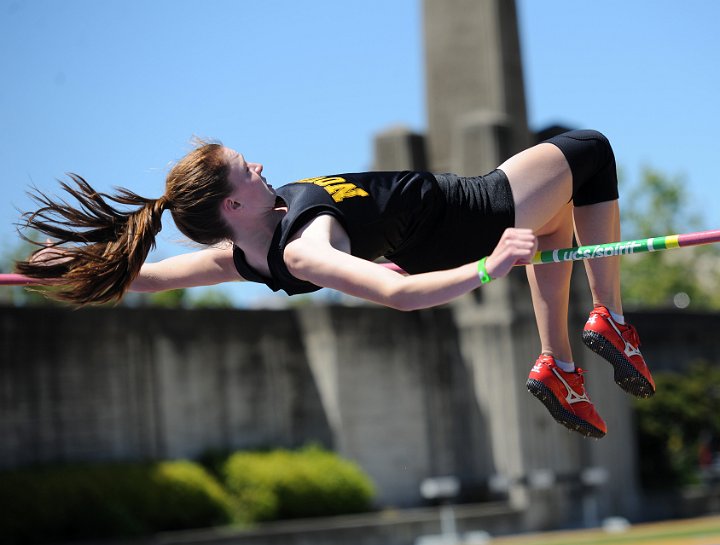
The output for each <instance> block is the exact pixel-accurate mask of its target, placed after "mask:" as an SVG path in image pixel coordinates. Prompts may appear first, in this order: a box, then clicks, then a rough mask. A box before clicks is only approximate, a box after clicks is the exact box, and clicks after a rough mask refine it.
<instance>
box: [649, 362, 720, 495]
mask: <svg viewBox="0 0 720 545" xmlns="http://www.w3.org/2000/svg"><path fill="white" fill-rule="evenodd" d="M655 383H656V385H657V394H655V396H654V397H652V398H650V399H642V400H636V401H635V411H636V415H637V419H636V422H637V428H638V441H639V450H640V452H639V454H640V460H641V464H640V475H641V480H642V482H643V484H644V485H645V486H646V487H649V488H657V487H663V486H665V487H672V486H677V485H683V484H691V483H694V482H697V481H698V479H699V478H700V476H701V470H702V469H703V467H704V468H705V469H708V468H709V467H710V466H711V465H712V464H713V463H715V464H717V463H719V462H720V367H719V366H717V365H709V364H706V363H697V364H695V365H693V366H691V367H690V368H689V370H687V371H685V372H683V373H674V372H662V373H656V374H655Z"/></svg>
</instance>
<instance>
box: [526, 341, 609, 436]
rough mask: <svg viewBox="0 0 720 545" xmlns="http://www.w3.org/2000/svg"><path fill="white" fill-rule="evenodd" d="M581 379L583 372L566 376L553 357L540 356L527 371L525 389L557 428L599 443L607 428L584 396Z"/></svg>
mask: <svg viewBox="0 0 720 545" xmlns="http://www.w3.org/2000/svg"><path fill="white" fill-rule="evenodd" d="M582 375H583V370H582V369H575V371H574V372H572V373H566V372H565V371H563V370H562V369H560V368H559V367H558V366H557V364H556V363H555V359H554V358H553V357H552V356H546V355H545V354H541V355H540V357H539V358H538V359H537V361H536V362H535V365H534V366H533V368H532V371H530V376H529V377H528V381H527V389H528V391H529V392H530V393H531V394H532V395H534V396H535V397H536V398H538V399H539V400H540V401H541V402H542V403H543V405H545V407H546V408H547V410H548V411H550V414H551V415H552V417H553V418H554V419H555V420H557V421H558V422H559V423H560V424H562V425H563V426H565V427H566V428H568V429H569V430H572V431H576V432H579V433H581V434H582V435H584V436H585V437H596V438H598V439H599V438H600V437H603V436H604V435H605V434H606V433H607V426H606V425H605V422H604V421H603V419H602V418H600V415H599V414H598V413H597V411H596V410H595V406H594V405H593V404H592V401H590V398H589V397H588V395H587V393H586V392H585V381H584V380H583V377H582Z"/></svg>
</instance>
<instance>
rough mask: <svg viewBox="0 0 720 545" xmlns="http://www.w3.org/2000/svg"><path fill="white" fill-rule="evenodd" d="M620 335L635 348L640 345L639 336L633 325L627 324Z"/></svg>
mask: <svg viewBox="0 0 720 545" xmlns="http://www.w3.org/2000/svg"><path fill="white" fill-rule="evenodd" d="M622 336H623V338H624V339H625V340H626V341H628V342H629V343H630V344H632V345H633V346H635V347H636V348H637V347H639V346H640V336H639V335H638V332H637V330H636V329H635V327H634V326H631V325H628V326H627V329H626V330H625V331H623V334H622Z"/></svg>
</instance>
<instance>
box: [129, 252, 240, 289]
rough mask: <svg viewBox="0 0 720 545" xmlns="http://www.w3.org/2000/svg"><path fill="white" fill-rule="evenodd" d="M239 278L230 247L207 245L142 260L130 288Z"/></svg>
mask: <svg viewBox="0 0 720 545" xmlns="http://www.w3.org/2000/svg"><path fill="white" fill-rule="evenodd" d="M238 280H243V278H242V277H241V276H240V275H239V274H238V272H237V270H236V269H235V264H234V263H233V250H232V247H228V248H207V249H204V250H199V251H197V252H191V253H187V254H181V255H177V256H174V257H169V258H167V259H163V260H162V261H158V262H156V263H144V264H143V266H142V268H141V269H140V274H138V276H137V278H135V280H134V281H133V283H132V284H131V285H130V291H138V292H155V291H164V290H172V289H179V288H192V287H196V286H211V285H214V284H220V283H222V282H232V281H238Z"/></svg>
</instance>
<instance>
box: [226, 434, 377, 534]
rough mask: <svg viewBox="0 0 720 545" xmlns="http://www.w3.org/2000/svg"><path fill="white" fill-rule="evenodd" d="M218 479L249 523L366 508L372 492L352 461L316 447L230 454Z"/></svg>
mask: <svg viewBox="0 0 720 545" xmlns="http://www.w3.org/2000/svg"><path fill="white" fill-rule="evenodd" d="M222 479H223V482H224V483H225V486H226V488H227V489H228V491H229V492H230V493H231V494H233V495H234V496H235V497H236V498H237V500H238V503H239V506H240V510H241V511H240V516H241V518H242V519H243V520H245V521H250V522H253V521H266V520H276V519H289V518H298V517H316V516H328V515H339V514H346V513H358V512H363V511H368V510H370V508H371V506H372V500H373V496H374V494H375V489H374V486H373V483H372V482H371V480H370V479H369V478H368V477H367V475H366V474H365V473H363V471H362V470H361V469H360V468H359V467H358V466H357V465H356V464H354V463H352V462H350V461H348V460H344V459H342V458H340V457H339V456H337V455H336V454H334V453H332V452H329V451H326V450H323V449H321V448H319V447H316V446H310V447H305V448H303V449H301V450H298V451H288V450H282V449H280V450H274V451H271V452H238V453H235V454H233V455H232V456H230V457H229V458H228V460H227V461H226V462H225V464H224V466H223V468H222Z"/></svg>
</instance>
